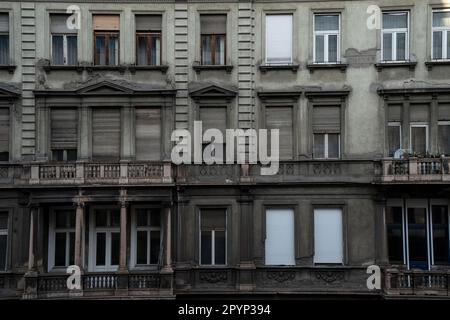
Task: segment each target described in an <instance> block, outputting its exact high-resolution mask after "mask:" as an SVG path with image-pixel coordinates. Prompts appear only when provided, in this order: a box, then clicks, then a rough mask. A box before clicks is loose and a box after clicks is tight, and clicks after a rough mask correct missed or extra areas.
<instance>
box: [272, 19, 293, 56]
mask: <svg viewBox="0 0 450 320" xmlns="http://www.w3.org/2000/svg"><path fill="white" fill-rule="evenodd" d="M266 62H267V63H273V64H277V63H278V64H283V63H291V62H292V15H267V16H266Z"/></svg>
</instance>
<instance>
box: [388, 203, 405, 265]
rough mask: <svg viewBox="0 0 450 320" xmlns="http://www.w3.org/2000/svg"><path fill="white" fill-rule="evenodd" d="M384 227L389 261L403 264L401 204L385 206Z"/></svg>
mask: <svg viewBox="0 0 450 320" xmlns="http://www.w3.org/2000/svg"><path fill="white" fill-rule="evenodd" d="M386 227H387V238H388V254H389V261H390V262H391V263H400V264H403V208H402V207H401V206H400V207H388V208H387V210H386Z"/></svg>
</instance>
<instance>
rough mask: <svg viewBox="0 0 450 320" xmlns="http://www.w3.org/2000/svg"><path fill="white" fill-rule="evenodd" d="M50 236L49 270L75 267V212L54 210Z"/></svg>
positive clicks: (51, 218)
mask: <svg viewBox="0 0 450 320" xmlns="http://www.w3.org/2000/svg"><path fill="white" fill-rule="evenodd" d="M49 235H50V241H49V257H50V259H49V260H50V261H49V268H50V269H52V268H53V267H67V266H69V265H73V264H74V259H75V210H71V209H56V210H53V211H52V212H51V215H50V228H49Z"/></svg>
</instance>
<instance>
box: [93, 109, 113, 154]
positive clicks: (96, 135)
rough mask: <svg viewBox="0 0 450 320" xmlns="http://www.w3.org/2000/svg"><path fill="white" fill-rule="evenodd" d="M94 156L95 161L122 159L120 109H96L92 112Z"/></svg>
mask: <svg viewBox="0 0 450 320" xmlns="http://www.w3.org/2000/svg"><path fill="white" fill-rule="evenodd" d="M92 156H93V158H95V159H118V158H119V157H120V109H119V108H111V109H103V108H101V109H94V110H93V112H92Z"/></svg>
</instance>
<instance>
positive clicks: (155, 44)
mask: <svg viewBox="0 0 450 320" xmlns="http://www.w3.org/2000/svg"><path fill="white" fill-rule="evenodd" d="M151 39H152V40H151V41H152V61H151V63H152V65H160V64H161V38H160V37H152V38H151Z"/></svg>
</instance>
